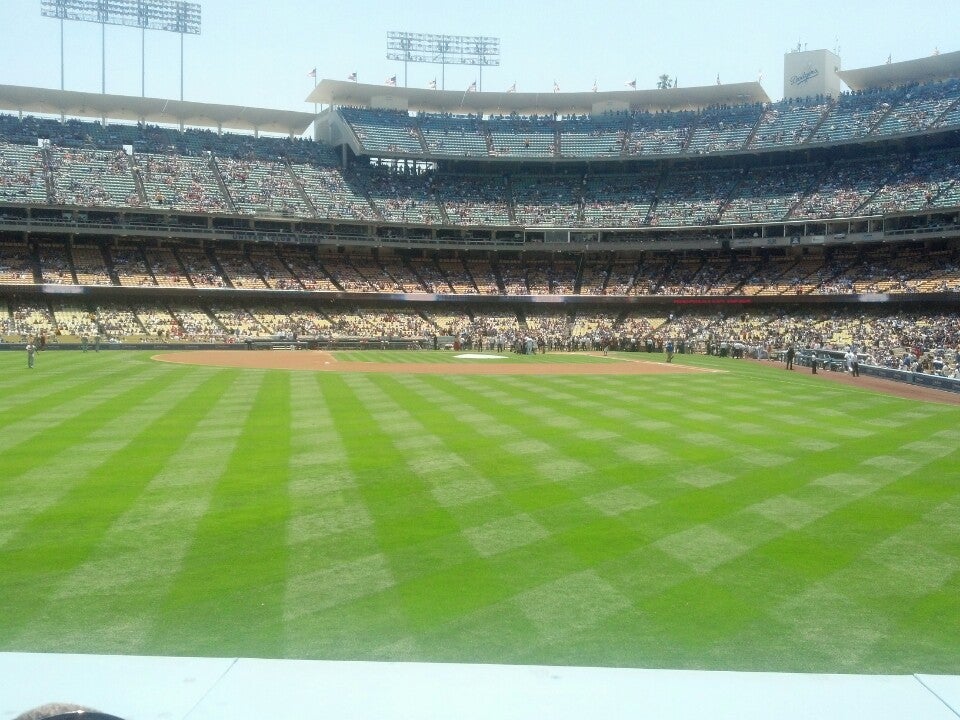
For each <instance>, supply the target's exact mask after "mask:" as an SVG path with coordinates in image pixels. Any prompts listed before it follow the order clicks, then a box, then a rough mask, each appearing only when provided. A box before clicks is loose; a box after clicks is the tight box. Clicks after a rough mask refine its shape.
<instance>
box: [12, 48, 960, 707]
mask: <svg viewBox="0 0 960 720" xmlns="http://www.w3.org/2000/svg"><path fill="white" fill-rule="evenodd" d="M783 71H784V87H785V97H783V98H782V99H779V100H775V99H772V98H770V97H769V96H768V95H767V93H766V91H765V90H764V88H763V86H762V85H761V84H760V83H759V82H742V83H733V84H719V83H718V84H716V85H708V86H704V87H689V88H686V87H684V88H681V87H663V88H658V89H653V90H636V89H626V90H617V91H602V92H582V93H566V92H553V93H524V92H515V91H509V92H489V91H487V92H484V91H477V90H476V88H473V89H471V90H470V91H468V92H463V91H462V90H457V91H452V90H442V89H441V90H437V89H435V88H430V89H417V88H405V87H399V86H397V85H396V83H393V84H392V85H386V86H385V85H373V84H364V83H359V82H356V81H354V80H331V79H325V80H322V81H320V82H318V83H317V84H316V86H315V88H314V89H313V91H312V92H311V93H310V95H309V96H308V97H306V104H308V105H314V104H315V105H316V106H317V107H318V111H317V112H316V113H314V112H294V111H288V110H268V109H258V108H249V107H240V106H231V105H219V104H212V103H202V102H193V101H184V100H179V101H178V100H158V99H153V98H149V97H129V96H122V95H110V94H106V93H100V94H98V93H88V92H78V91H71V90H51V89H43V88H30V87H21V86H13V85H3V86H0V341H2V342H0V369H2V372H0V450H2V454H0V458H2V460H0V467H2V472H0V476H2V480H0V598H2V601H3V620H2V622H0V651H2V652H0V667H2V668H3V673H4V676H5V677H6V678H7V679H8V680H10V679H12V682H11V684H10V686H9V687H8V688H2V687H0V718H3V719H6V718H13V717H15V716H16V714H17V713H18V712H20V711H22V710H24V709H26V708H27V707H29V706H31V705H37V704H39V703H40V702H42V701H48V700H72V701H77V702H82V703H84V704H91V705H98V706H99V708H100V709H101V710H104V711H109V712H115V713H118V714H119V715H122V716H124V717H125V718H128V719H129V720H132V719H133V718H135V717H137V718H141V717H176V718H179V717H191V718H198V717H203V718H220V717H233V718H247V717H251V718H252V717H264V716H269V714H281V712H280V711H277V710H276V709H275V708H277V707H280V708H290V707H295V706H301V705H302V703H313V706H314V707H320V708H323V710H324V714H327V715H328V716H329V717H358V718H366V717H375V716H376V717H388V718H393V717H397V718H399V717H450V716H451V715H452V716H456V717H478V718H479V717H486V718H505V717H510V718H513V717H530V716H531V714H532V715H534V716H538V717H562V718H567V717H570V718H572V717H597V716H614V717H622V716H624V715H626V716H631V717H658V718H677V719H679V718H693V717H704V718H727V717H730V718H733V717H738V718H754V717H756V718H760V717H772V716H777V717H781V718H793V717H797V718H800V717H807V718H809V717H819V718H841V717H871V718H881V717H883V718H885V717H890V718H894V717H900V718H902V717H911V718H919V719H921V720H925V719H927V718H930V719H937V718H954V719H955V718H956V717H957V716H958V714H960V653H958V648H960V449H958V448H960V315H958V311H960V52H950V53H942V54H937V55H935V56H930V57H923V58H916V59H912V60H907V61H902V62H895V63H894V62H891V63H887V64H883V65H880V66H875V67H864V68H858V69H849V70H841V69H840V62H839V58H838V57H837V56H836V55H835V54H834V53H833V52H831V51H828V50H813V51H805V50H804V51H801V50H798V51H796V52H791V53H788V54H787V55H785V57H784V68H783ZM791 366H792V367H791ZM6 682H7V681H4V682H3V683H0V686H2V685H3V684H6ZM51 682H52V683H53V685H51V684H50V683H51ZM267 687H269V688H272V689H271V690H270V691H266V690H264V688H267ZM331 687H336V688H339V689H340V690H339V691H338V692H337V693H333V694H335V695H337V696H338V697H339V700H337V701H333V700H331V699H330V697H329V696H328V695H329V694H330V690H329V688H331ZM410 687H414V688H420V689H419V690H416V691H409V692H408V693H407V694H405V693H404V688H407V689H408V690H409V688H410ZM51 688H53V689H55V692H52V691H51ZM137 688H139V689H137ZM410 692H412V694H413V699H411V698H410ZM64 693H68V694H69V697H61V695H63V694H64ZM91 693H92V694H91ZM137 693H139V694H137ZM51 694H52V695H55V696H56V697H51ZM278 694H279V695H285V696H286V697H288V698H295V701H290V703H291V704H290V705H284V704H283V703H284V702H285V701H283V700H278V699H277V695H278ZM41 695H43V696H42V697H40V696H41ZM493 695H496V696H497V697H499V698H500V700H498V701H493V700H491V696H493ZM373 696H376V699H374V697H373ZM144 697H148V698H149V699H150V701H151V702H153V705H151V706H150V707H158V708H162V709H163V713H165V714H161V713H160V712H159V711H157V712H156V714H153V715H151V714H150V712H151V711H146V710H142V709H140V708H143V707H144V705H142V704H139V705H138V703H142V702H144V700H143V698H144ZM321 697H322V698H323V699H322V700H321V699H319V698H321ZM103 698H107V699H106V700H104V699H103ZM398 698H401V699H398ZM294 702H295V703H296V705H293V704H292V703H294ZM105 703H107V705H105ZM337 703H340V704H337ZM524 708H526V711H524ZM704 708H709V710H708V711H705V710H704ZM283 712H286V710H284V711H283ZM138 713H139V714H138ZM448 713H449V714H448Z"/></svg>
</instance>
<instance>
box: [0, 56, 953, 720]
mask: <svg viewBox="0 0 960 720" xmlns="http://www.w3.org/2000/svg"><path fill="white" fill-rule="evenodd" d="M844 77H845V79H846V80H847V81H848V84H849V85H850V87H854V88H855V90H854V91H852V92H846V93H842V94H835V95H831V94H824V93H816V94H813V95H812V96H810V97H792V98H787V99H784V100H780V101H777V102H770V99H769V98H768V97H767V96H766V94H765V93H764V92H763V89H762V88H761V87H760V86H759V83H742V84H738V85H730V86H719V85H718V86H717V87H709V88H683V89H674V90H676V92H674V90H664V91H650V92H643V93H636V94H635V93H631V92H621V93H603V94H601V95H602V97H599V96H594V95H593V94H574V95H565V94H563V93H557V94H554V95H552V96H548V97H540V96H536V97H533V96H524V95H523V94H517V95H515V96H513V95H511V96H510V97H507V98H505V97H504V96H503V95H501V94H496V95H494V94H484V93H470V94H469V97H468V96H467V95H464V94H462V93H459V92H457V93H444V92H439V93H437V92H435V91H433V93H432V94H431V93H428V92H427V91H419V90H409V91H408V90H405V89H403V88H382V87H374V86H363V85H358V84H355V83H335V82H330V81H324V82H323V83H320V85H319V86H318V87H317V89H316V90H315V92H314V95H312V96H311V98H310V101H311V102H321V103H323V104H325V105H327V106H328V107H327V108H326V109H325V110H324V111H323V112H322V113H320V114H319V115H318V116H316V117H314V116H313V115H312V114H307V113H282V112H273V111H255V110H250V109H246V108H233V107H229V106H214V105H204V104H200V103H182V102H181V103H177V102H176V101H157V100H154V99H149V98H117V97H113V96H106V95H104V96H98V95H93V94H87V93H73V92H65V91H52V90H40V89H32V88H13V87H10V86H2V87H0V110H3V111H5V112H7V113H9V114H6V115H0V340H2V343H0V347H6V348H15V349H22V348H24V347H25V346H26V344H27V343H29V342H32V341H34V340H36V339H39V340H41V341H42V343H41V345H45V346H46V347H58V348H76V349H80V348H88V347H90V346H93V347H114V346H116V347H162V348H164V349H166V350H175V349H178V346H192V347H195V346H198V345H200V346H204V347H207V348H208V349H209V348H213V347H217V346H226V345H233V346H235V345H246V344H248V343H249V346H250V347H253V346H254V344H255V343H259V342H266V343H274V342H284V343H303V344H308V345H310V346H313V347H318V348H323V349H330V348H334V349H335V348H356V347H366V348H378V349H379V348H384V347H397V348H421V349H423V350H424V351H429V350H430V349H432V348H440V347H445V346H447V345H449V346H451V347H456V348H462V349H470V350H475V351H480V350H489V349H500V348H505V349H509V348H511V347H513V346H514V345H516V344H517V343H522V342H523V340H524V339H525V338H530V339H531V340H532V341H533V342H534V343H535V344H538V347H539V348H541V349H543V350H546V351H555V350H564V351H595V350H603V349H614V350H626V351H637V352H640V353H659V352H662V351H663V349H664V347H665V345H666V344H667V343H669V342H673V343H675V346H676V347H677V349H678V351H679V352H684V353H685V352H704V353H711V354H719V355H723V354H730V353H731V352H732V351H734V350H737V351H743V350H744V349H746V350H747V351H748V352H751V353H753V354H754V355H756V356H766V357H778V356H779V354H780V353H782V352H784V351H785V350H786V349H787V348H789V347H790V346H794V347H795V348H798V349H801V350H806V351H814V350H815V351H818V352H844V351H849V350H850V349H853V351H854V352H856V353H859V354H860V355H861V356H863V358H864V359H865V360H869V361H872V363H873V364H875V365H877V366H885V367H887V368H889V369H891V370H895V369H904V370H907V371H909V372H911V373H917V372H922V373H924V374H929V375H941V376H943V377H960V357H958V351H960V317H958V308H960V133H958V130H960V53H951V54H945V55H943V56H939V57H938V58H936V59H922V60H917V61H911V62H906V63H897V64H896V65H895V66H890V67H886V68H884V67H881V68H868V69H865V70H861V71H846V74H845V75H844ZM465 103H466V105H465ZM311 124H312V125H313V127H314V130H313V137H312V138H309V137H305V136H304V133H305V132H306V130H307V127H308V126H310V125H311ZM251 131H253V132H252V133H251ZM261 133H275V134H276V135H269V136H268V135H266V134H261ZM281 134H282V135H285V136H284V137H281V136H280V135H281ZM133 668H137V670H136V671H134V670H133ZM0 671H2V674H3V676H4V678H5V682H4V686H5V689H4V691H3V693H2V694H0V700H2V701H3V704H2V705H0V714H2V717H3V718H7V717H14V716H15V714H16V713H17V712H20V711H22V710H25V709H26V708H27V707H29V706H31V705H36V704H39V703H41V702H44V701H49V700H54V699H56V700H71V701H76V702H81V703H84V704H86V705H90V706H92V707H97V708H98V709H101V710H103V711H105V712H110V713H115V714H118V715H121V716H125V717H129V718H134V717H136V718H147V717H187V716H189V717H192V718H199V717H224V716H227V715H231V716H233V717H236V718H244V717H251V718H252V717H254V716H256V717H262V716H264V715H265V714H267V712H268V711H269V712H271V713H274V714H279V713H280V712H290V711H297V712H301V711H302V708H303V707H304V706H305V705H307V704H308V703H309V707H311V709H314V708H315V709H317V714H327V715H329V716H331V717H374V716H376V717H388V718H389V717H410V716H417V717H441V716H444V717H448V716H450V715H456V716H458V717H490V716H491V715H490V711H491V709H492V710H494V711H495V714H496V716H497V717H521V716H522V717H529V716H530V715H531V714H533V715H543V716H550V717H583V716H596V715H603V716H617V715H618V714H622V713H618V711H620V710H622V709H623V707H624V706H628V707H630V708H632V709H635V710H636V711H637V712H636V713H635V714H639V715H650V716H651V717H654V716H655V717H662V718H699V717H704V716H705V715H704V708H709V717H712V718H726V717H730V718H733V717H736V718H750V717H769V716H770V715H772V714H774V712H775V713H776V714H777V716H779V717H783V718H791V717H797V718H800V717H804V718H807V717H818V718H846V717H871V718H884V717H889V718H894V717H896V718H901V717H910V718H920V719H925V718H930V719H931V720H932V719H934V718H947V717H952V718H955V717H956V716H957V715H958V714H960V687H958V684H957V678H956V677H930V676H897V677H880V676H855V675H849V676H843V677H839V676H829V675H809V676H808V675H773V674H765V673H764V674H745V673H708V674H698V675H696V676H694V675H691V674H690V673H687V672H682V671H669V670H664V671H657V670H639V669H627V670H611V669H606V670H603V669H585V668H563V669H556V668H543V667H506V666H495V665H494V666H442V665H432V666H429V667H427V666H422V665H418V664H416V663H410V664H392V665H389V666H388V665H379V664H368V663H324V662H308V661H279V660H277V661H269V660H247V659H235V658H227V659H217V658H208V659H188V658H182V659H162V658H130V657H128V658H123V659H120V660H118V659H116V658H110V657H97V656H91V657H88V658H79V659H78V658H77V657H76V656H55V655H54V656H46V655H30V654H0ZM132 674H135V675H136V677H138V678H139V679H141V680H142V681H143V682H142V683H137V688H136V689H131V687H130V685H129V684H128V683H126V682H123V681H121V680H118V678H123V679H128V678H129V677H131V675H132ZM53 685H56V686H57V687H58V688H60V689H61V691H62V692H58V695H60V694H69V695H71V696H70V697H66V696H63V697H58V698H50V697H46V696H43V695H44V692H45V690H46V689H48V688H49V687H52V686H53ZM694 685H695V686H696V688H697V692H696V693H691V692H690V688H691V687H692V686H694ZM371 687H376V688H377V690H378V692H376V693H374V692H370V690H369V688H371ZM411 687H416V688H418V689H419V691H418V692H415V693H412V695H413V697H411V693H410V688H411ZM267 688H269V690H268V689H267ZM72 691H75V693H74V692H72ZM13 705H16V707H13ZM531 710H532V711H533V712H531ZM154 711H156V712H154ZM320 711H325V712H323V713H321V712H320Z"/></svg>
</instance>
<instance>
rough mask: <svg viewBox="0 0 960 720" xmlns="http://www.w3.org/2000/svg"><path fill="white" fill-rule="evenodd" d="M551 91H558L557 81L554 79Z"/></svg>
mask: <svg viewBox="0 0 960 720" xmlns="http://www.w3.org/2000/svg"><path fill="white" fill-rule="evenodd" d="M553 91H554V92H555V93H558V92H560V85H559V84H558V83H557V81H556V80H554V81H553Z"/></svg>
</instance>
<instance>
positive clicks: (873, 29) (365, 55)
mask: <svg viewBox="0 0 960 720" xmlns="http://www.w3.org/2000/svg"><path fill="white" fill-rule="evenodd" d="M200 4H201V6H202V13H203V20H202V24H203V29H202V34H201V35H199V36H187V37H186V40H185V45H184V47H185V76H186V80H185V93H184V96H185V99H187V100H195V101H201V102H216V103H228V104H236V105H249V106H256V107H268V108H281V109H287V110H310V109H311V106H309V105H307V104H306V103H305V102H304V98H306V96H307V94H308V93H309V92H310V90H311V89H312V86H313V80H312V79H311V78H310V77H308V73H309V72H310V70H311V69H312V68H314V67H316V68H317V76H318V78H319V79H322V78H325V77H329V78H334V79H341V80H344V79H346V78H347V75H349V74H350V73H351V72H356V73H358V75H359V79H360V81H361V82H371V83H382V82H384V80H385V79H386V78H387V77H389V76H390V75H397V79H398V82H399V84H401V85H402V84H403V64H402V63H399V62H395V61H390V60H387V59H386V57H385V55H386V34H387V31H389V30H405V31H410V32H424V33H446V34H451V35H490V36H494V37H499V38H500V39H501V64H500V66H499V67H494V68H486V69H484V72H483V80H482V81H483V87H484V89H486V90H497V91H502V90H505V89H506V88H508V87H509V86H510V85H511V84H512V83H513V82H516V84H517V88H518V90H520V91H526V92H550V91H551V89H552V88H553V83H554V80H556V82H557V83H558V84H559V86H560V88H561V90H562V91H585V90H589V89H590V88H591V87H592V85H593V83H594V80H596V82H597V85H598V87H599V88H600V89H601V90H624V89H626V88H625V83H626V82H628V81H630V80H633V79H636V81H637V87H638V88H639V89H644V88H652V87H654V86H655V84H656V81H657V78H658V76H660V75H661V74H663V73H666V74H668V75H670V76H671V77H676V78H677V80H678V81H679V84H680V85H682V86H685V87H690V86H696V85H711V84H714V83H715V82H716V78H717V75H718V74H719V76H720V79H721V81H722V82H731V83H732V82H744V81H751V80H756V79H757V77H758V75H759V74H760V73H762V75H763V85H764V88H765V89H766V91H767V93H768V94H769V95H770V97H771V98H773V99H779V98H780V97H781V96H782V94H783V54H784V53H785V52H786V51H788V50H790V49H791V48H794V47H796V45H797V43H798V42H799V43H801V44H802V45H805V46H806V47H807V49H810V50H813V49H817V48H827V49H830V50H834V49H836V48H838V47H839V54H840V57H841V59H842V65H843V67H844V68H857V67H865V66H869V65H879V64H882V63H883V62H885V61H886V59H887V56H888V55H892V57H893V60H894V61H895V62H896V61H899V60H910V59H914V58H918V57H924V56H927V55H931V54H932V53H933V52H934V50H935V49H939V50H940V51H941V52H953V51H955V50H958V49H960V41H958V40H957V39H956V29H957V27H960V0H934V1H933V2H925V3H922V4H921V5H917V4H916V3H915V2H899V1H897V2H894V1H893V0H873V1H867V0H831V1H829V2H827V1H826V0H806V1H805V2H792V1H787V2H783V1H780V2H778V1H777V0H766V1H765V2H757V1H756V0H739V1H737V0H726V1H725V2H715V1H713V0H659V1H658V2H650V1H649V0H590V1H587V2H583V1H580V2H571V1H569V0H553V1H549V0H526V1H523V0H481V1H479V2H476V1H475V2H462V1H459V2H458V1H457V0H450V1H449V2H443V3H441V2H435V1H434V0H408V1H407V2H404V3H399V2H383V1H380V2H375V1H373V0H339V1H338V2H320V1H319V0H266V1H265V2H260V3H253V2H246V1H244V0H200ZM106 40H107V42H106V89H107V92H108V93H111V94H118V95H140V77H141V74H140V31H139V30H136V29H130V28H120V27H108V28H107V31H106ZM146 51H147V67H146V94H147V96H150V97H168V98H178V97H179V95H180V38H179V36H178V35H175V34H171V33H160V32H148V33H147V36H146ZM65 61H66V73H65V87H66V89H68V90H83V91H88V92H99V91H100V86H101V44H100V26H98V25H93V24H89V23H80V22H68V23H65ZM440 74H441V73H440V67H439V66H433V65H410V68H409V84H410V85H411V86H417V87H426V85H427V83H428V82H429V81H430V80H431V79H433V78H437V82H438V84H439V82H440ZM476 78H477V71H476V68H471V67H464V66H452V65H451V66H448V67H447V70H446V87H447V89H454V88H464V89H465V88H466V87H467V86H468V85H469V84H470V83H471V82H472V81H473V80H474V79H476ZM0 84H9V85H27V86H35V87H48V88H59V87H60V24H59V21H57V20H54V19H51V18H45V17H42V16H41V15H40V0H0Z"/></svg>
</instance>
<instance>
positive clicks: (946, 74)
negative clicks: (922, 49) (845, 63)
mask: <svg viewBox="0 0 960 720" xmlns="http://www.w3.org/2000/svg"><path fill="white" fill-rule="evenodd" d="M837 74H838V75H839V76H840V79H841V80H843V81H844V82H845V83H846V84H847V87H848V88H850V89H851V90H865V89H868V88H886V87H896V86H898V85H906V84H908V83H913V82H935V81H937V80H948V79H950V78H955V77H960V51H958V52H952V53H943V54H940V55H931V56H930V57H925V58H918V59H916V60H905V61H904V62H896V63H890V64H889V65H877V66H875V67H867V68H859V69H857V70H840V71H839V72H838V73H837Z"/></svg>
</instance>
